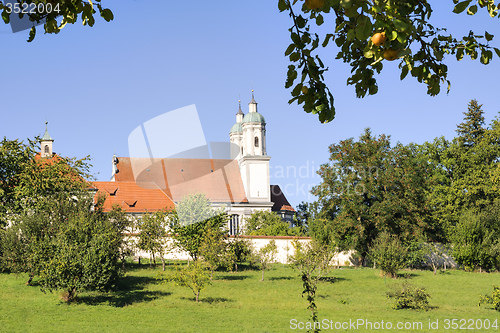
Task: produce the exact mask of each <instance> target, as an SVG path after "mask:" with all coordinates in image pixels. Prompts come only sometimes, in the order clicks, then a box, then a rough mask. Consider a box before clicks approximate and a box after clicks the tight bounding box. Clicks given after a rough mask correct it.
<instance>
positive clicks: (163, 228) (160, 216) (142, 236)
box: [137, 210, 171, 270]
mask: <svg viewBox="0 0 500 333" xmlns="http://www.w3.org/2000/svg"><path fill="white" fill-rule="evenodd" d="M169 215H171V214H170V212H166V211H164V210H158V211H156V212H154V213H146V214H144V215H143V216H142V218H141V219H140V220H139V221H137V225H138V227H139V233H138V235H137V247H138V248H139V249H141V250H144V251H147V252H149V254H150V258H152V260H150V261H149V265H150V266H151V263H153V264H154V265H156V260H155V256H156V254H157V253H158V254H159V256H160V259H161V261H162V266H163V270H165V253H166V252H168V251H169V249H170V247H169V243H168V239H167V236H168V234H167V227H168V220H167V219H168V217H169Z"/></svg>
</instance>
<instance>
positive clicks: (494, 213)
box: [451, 206, 500, 271]
mask: <svg viewBox="0 0 500 333" xmlns="http://www.w3.org/2000/svg"><path fill="white" fill-rule="evenodd" d="M498 210H499V208H498V207H497V206H493V207H489V208H488V209H486V210H485V211H484V212H481V213H475V212H473V211H468V212H466V213H465V214H463V215H462V216H461V217H460V220H459V223H458V224H457V225H456V226H455V227H454V229H453V233H452V235H451V241H452V243H453V257H454V258H455V260H456V261H457V263H459V264H461V265H463V267H464V268H465V269H466V270H470V271H473V270H475V269H477V268H479V270H480V271H481V270H483V269H485V270H494V269H495V268H496V267H498V266H499V262H500V241H499V237H500V227H499V223H498V222H499V221H498V220H499V218H498Z"/></svg>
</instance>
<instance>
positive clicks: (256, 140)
mask: <svg viewBox="0 0 500 333" xmlns="http://www.w3.org/2000/svg"><path fill="white" fill-rule="evenodd" d="M258 146H259V138H258V137H255V147H258Z"/></svg>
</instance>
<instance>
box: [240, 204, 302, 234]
mask: <svg viewBox="0 0 500 333" xmlns="http://www.w3.org/2000/svg"><path fill="white" fill-rule="evenodd" d="M244 233H245V235H256V236H257V235H258V236H299V235H300V234H301V233H300V228H299V227H292V228H291V227H290V225H289V223H288V222H285V221H283V220H282V219H281V217H280V216H279V215H278V214H276V213H274V212H268V211H263V210H259V211H255V212H253V213H252V215H251V216H250V217H249V218H248V219H247V220H246V221H245V230H244Z"/></svg>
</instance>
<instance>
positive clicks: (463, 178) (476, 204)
mask: <svg viewBox="0 0 500 333" xmlns="http://www.w3.org/2000/svg"><path fill="white" fill-rule="evenodd" d="M483 113H484V112H483V110H482V106H481V105H480V104H479V103H478V102H477V101H476V100H472V101H470V102H469V104H468V108H467V111H466V112H464V120H463V122H462V123H460V124H459V125H458V126H457V134H458V136H457V137H456V138H454V139H453V140H452V141H451V142H450V141H447V140H446V139H444V138H438V139H435V140H434V142H432V143H425V144H423V145H422V146H420V148H421V154H422V155H423V156H424V158H425V160H427V161H428V163H429V166H430V170H432V171H431V177H432V179H433V184H434V185H433V186H432V189H431V191H429V204H430V206H431V207H433V219H434V220H436V221H437V222H438V224H439V225H440V226H441V228H442V229H443V230H444V231H446V232H447V235H446V236H447V237H449V235H450V232H451V230H450V229H452V227H453V226H454V225H456V224H457V223H458V220H459V217H460V216H461V215H462V214H463V212H465V211H466V210H469V209H474V210H476V211H480V210H484V209H485V208H487V207H488V206H490V205H491V204H492V203H493V202H494V201H495V200H497V199H499V191H498V190H499V188H500V177H499V175H500V173H499V171H498V170H499V168H498V160H499V158H500V123H499V121H498V119H495V120H493V121H492V122H491V124H490V125H489V127H485V126H484V115H483ZM443 240H446V239H443Z"/></svg>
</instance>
